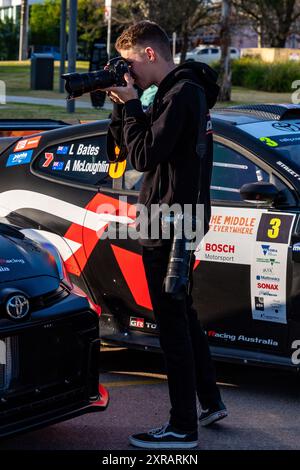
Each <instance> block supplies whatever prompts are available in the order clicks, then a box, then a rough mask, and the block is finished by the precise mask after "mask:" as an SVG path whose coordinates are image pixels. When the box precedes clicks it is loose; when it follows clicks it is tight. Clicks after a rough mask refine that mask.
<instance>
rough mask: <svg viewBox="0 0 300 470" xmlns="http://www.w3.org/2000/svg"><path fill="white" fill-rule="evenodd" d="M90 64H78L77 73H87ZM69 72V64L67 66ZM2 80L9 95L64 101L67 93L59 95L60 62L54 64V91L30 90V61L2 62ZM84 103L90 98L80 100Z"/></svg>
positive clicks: (0, 72)
mask: <svg viewBox="0 0 300 470" xmlns="http://www.w3.org/2000/svg"><path fill="white" fill-rule="evenodd" d="M88 66H89V64H88V62H77V72H86V71H87V70H88ZM66 72H67V64H66ZM0 80H2V81H4V82H5V84H6V94H7V95H20V96H28V93H29V94H30V96H33V97H36V98H53V99H62V98H64V97H65V96H66V94H65V93H59V62H58V61H55V62H54V80H53V91H52V90H31V89H30V61H29V60H25V61H22V62H17V61H1V62H0ZM80 100H82V101H89V96H84V97H82V98H80Z"/></svg>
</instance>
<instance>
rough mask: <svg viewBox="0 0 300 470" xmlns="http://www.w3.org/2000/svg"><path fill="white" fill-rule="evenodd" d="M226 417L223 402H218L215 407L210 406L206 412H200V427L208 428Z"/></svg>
mask: <svg viewBox="0 0 300 470" xmlns="http://www.w3.org/2000/svg"><path fill="white" fill-rule="evenodd" d="M227 415H228V413H227V409H226V406H225V405H224V403H223V402H221V401H220V402H219V403H217V404H216V405H213V406H211V407H210V408H208V409H207V410H202V413H201V414H200V417H199V422H200V424H201V426H209V425H210V424H213V423H216V422H217V421H220V419H223V418H226V416H227Z"/></svg>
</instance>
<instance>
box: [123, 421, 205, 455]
mask: <svg viewBox="0 0 300 470" xmlns="http://www.w3.org/2000/svg"><path fill="white" fill-rule="evenodd" d="M129 442H130V444H132V445H133V446H135V447H144V448H146V449H191V448H193V447H196V446H197V445H198V433H197V431H195V432H189V433H185V432H182V431H179V430H178V429H176V428H174V427H173V426H171V425H170V424H169V423H167V424H165V425H164V426H162V427H160V428H157V429H152V430H151V431H149V432H147V433H141V434H134V435H133V436H130V437H129Z"/></svg>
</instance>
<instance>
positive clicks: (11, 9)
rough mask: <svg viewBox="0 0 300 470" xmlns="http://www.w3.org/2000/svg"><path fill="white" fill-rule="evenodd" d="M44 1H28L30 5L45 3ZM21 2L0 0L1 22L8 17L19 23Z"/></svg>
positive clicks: (18, 0) (17, 0) (19, 0)
mask: <svg viewBox="0 0 300 470" xmlns="http://www.w3.org/2000/svg"><path fill="white" fill-rule="evenodd" d="M43 1H44V0H28V4H29V5H33V4H34V3H43ZM20 8H21V0H0V20H4V19H5V18H6V17H8V18H13V20H14V21H15V22H17V20H18V18H20Z"/></svg>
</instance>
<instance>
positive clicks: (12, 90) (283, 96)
mask: <svg viewBox="0 0 300 470" xmlns="http://www.w3.org/2000/svg"><path fill="white" fill-rule="evenodd" d="M88 65H89V64H88V62H77V71H78V72H84V71H87V70H88ZM0 80H2V81H4V82H5V84H6V94H7V95H15V96H27V97H28V98H29V100H30V97H37V98H52V99H64V98H65V97H66V94H65V93H59V62H58V61H55V63H54V89H53V90H31V89H30V61H29V60H27V61H22V62H18V61H1V62H0ZM291 95H292V90H291V93H274V92H266V91H256V90H250V89H247V88H243V87H233V88H232V95H231V99H232V101H231V102H226V103H217V105H216V107H224V106H228V105H234V104H246V103H284V102H286V103H291ZM89 100H90V98H89V95H83V96H82V97H81V98H79V99H78V101H83V102H89ZM108 114H109V112H108V111H105V110H101V111H97V110H94V109H90V110H89V109H80V110H78V109H77V112H76V113H74V114H69V113H67V111H65V109H64V108H62V107H56V106H46V105H29V104H16V103H11V102H8V103H7V104H6V105H5V106H4V105H1V104H0V119H5V118H16V119H17V118H28V119H29V118H52V119H64V120H66V119H67V120H72V121H74V120H77V119H103V118H105V117H107V116H108Z"/></svg>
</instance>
